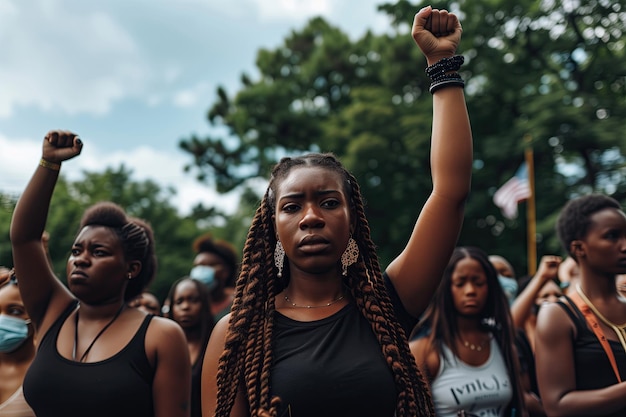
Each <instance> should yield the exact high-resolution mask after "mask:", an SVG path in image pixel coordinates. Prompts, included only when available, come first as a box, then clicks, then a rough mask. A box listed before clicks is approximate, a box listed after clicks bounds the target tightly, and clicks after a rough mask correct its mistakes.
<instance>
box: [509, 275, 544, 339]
mask: <svg viewBox="0 0 626 417" xmlns="http://www.w3.org/2000/svg"><path fill="white" fill-rule="evenodd" d="M542 285H543V284H542V283H541V282H539V280H538V279H537V277H536V276H535V277H533V278H532V280H531V281H530V283H529V284H528V286H527V287H526V288H524V291H522V292H521V293H520V294H519V295H518V296H517V297H515V301H514V302H513V305H511V317H512V318H513V324H514V325H515V327H518V328H522V327H523V326H524V323H525V322H526V320H527V319H528V317H529V316H530V312H531V309H532V307H533V305H534V304H535V299H536V298H537V294H539V291H540V290H541V287H542Z"/></svg>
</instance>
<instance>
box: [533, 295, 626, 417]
mask: <svg viewBox="0 0 626 417" xmlns="http://www.w3.org/2000/svg"><path fill="white" fill-rule="evenodd" d="M574 332H575V328H574V324H573V323H572V322H571V320H570V319H569V317H568V316H567V313H566V312H565V311H563V309H562V308H561V307H559V305H557V304H549V305H546V306H544V307H542V308H541V310H539V315H538V317H537V329H536V334H535V343H536V348H535V356H536V366H537V382H538V384H539V393H540V397H541V401H542V402H543V406H544V409H545V411H546V414H547V415H549V416H597V417H600V416H604V415H608V414H611V413H614V412H616V411H618V410H620V409H622V408H624V407H626V382H621V383H619V384H615V385H611V386H609V387H606V388H602V389H596V390H586V391H581V390H576V370H575V366H574V355H573V340H574V339H573V338H574Z"/></svg>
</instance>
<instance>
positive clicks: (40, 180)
mask: <svg viewBox="0 0 626 417" xmlns="http://www.w3.org/2000/svg"><path fill="white" fill-rule="evenodd" d="M81 149H82V142H81V141H80V139H79V138H78V136H77V135H75V134H73V133H71V132H66V131H50V132H48V133H47V134H46V136H45V138H44V141H43V150H42V157H41V160H40V163H39V165H38V166H37V169H36V170H35V173H34V174H33V176H32V178H31V179H30V181H29V183H28V185H27V186H26V189H25V190H24V192H23V193H22V195H21V197H20V198H19V200H18V202H17V205H16V207H15V211H14V212H13V218H12V220H11V232H10V235H11V245H12V248H13V263H14V266H15V273H16V275H17V276H18V277H19V280H20V292H21V294H22V299H23V300H24V306H25V307H26V310H27V311H28V315H29V316H30V318H31V320H33V323H34V324H35V326H36V327H37V328H38V329H39V330H41V324H42V321H43V320H44V318H45V317H46V315H47V314H48V313H50V315H51V316H54V317H56V315H58V314H60V312H61V311H62V310H63V309H64V308H65V307H66V306H67V305H68V303H69V302H70V301H71V300H72V298H73V296H72V294H71V293H70V292H69V291H68V290H67V289H66V287H65V286H64V285H63V283H62V282H61V281H59V280H58V279H57V278H56V276H55V275H54V273H53V271H52V269H51V267H50V264H49V262H48V254H47V252H46V249H45V246H44V245H43V244H42V235H43V233H44V227H45V224H46V219H47V217H48V209H49V207H50V199H51V198H52V193H53V191H54V187H55V185H56V182H57V179H58V177H59V169H60V168H61V162H63V161H65V160H67V159H70V158H73V157H74V156H76V155H78V154H79V153H80V151H81Z"/></svg>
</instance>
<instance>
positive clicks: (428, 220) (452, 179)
mask: <svg viewBox="0 0 626 417" xmlns="http://www.w3.org/2000/svg"><path fill="white" fill-rule="evenodd" d="M461 32H462V28H461V24H460V23H459V20H458V19H457V17H456V16H455V15H454V14H452V13H448V12H447V11H445V10H436V9H432V8H431V7H430V6H428V7H425V8H423V9H422V10H420V11H419V12H418V13H417V14H416V15H415V19H414V22H413V30H412V34H413V39H415V42H416V43H417V45H418V46H419V47H420V49H421V50H422V52H423V53H424V55H425V57H426V60H427V63H428V65H429V66H431V65H433V64H436V63H437V62H439V61H440V60H441V59H442V58H450V57H452V56H454V54H455V52H456V48H457V46H458V44H459V41H460V39H461ZM472 153H473V150H472V133H471V129H470V122H469V117H468V114H467V108H466V105H465V96H464V94H463V89H462V88H460V87H459V86H458V83H456V85H455V83H454V82H451V83H449V84H447V85H446V86H444V87H443V88H440V89H437V90H436V91H434V92H433V125H432V138H431V170H432V181H433V190H432V193H431V195H430V196H429V198H428V200H427V201H426V204H425V205H424V207H423V208H422V211H421V213H420V215H419V218H418V220H417V222H416V224H415V227H414V229H413V232H412V234H411V237H410V238H409V241H408V244H407V246H406V247H405V249H404V250H403V252H402V253H401V254H400V255H399V256H398V257H397V258H396V259H395V260H393V261H392V263H391V264H390V265H389V267H388V268H387V273H388V275H389V277H390V279H391V280H392V282H393V284H394V286H395V288H396V290H397V291H398V294H399V295H400V298H401V299H402V302H403V304H404V307H405V308H406V309H407V310H408V311H409V312H410V313H412V314H413V315H415V316H419V315H420V314H421V313H422V311H423V310H424V309H425V308H426V306H427V305H428V302H429V300H430V299H431V297H432V295H433V293H434V291H435V289H436V288H437V286H438V285H439V281H440V278H441V274H442V272H443V270H444V268H445V266H446V264H447V263H448V259H449V257H450V255H451V254H452V251H453V250H454V247H455V246H456V243H457V239H458V236H459V232H460V230H461V226H462V224H463V215H464V206H465V200H466V198H467V196H468V194H469V191H470V182H471V173H472V157H473V155H472ZM416 174H417V175H423V173H416Z"/></svg>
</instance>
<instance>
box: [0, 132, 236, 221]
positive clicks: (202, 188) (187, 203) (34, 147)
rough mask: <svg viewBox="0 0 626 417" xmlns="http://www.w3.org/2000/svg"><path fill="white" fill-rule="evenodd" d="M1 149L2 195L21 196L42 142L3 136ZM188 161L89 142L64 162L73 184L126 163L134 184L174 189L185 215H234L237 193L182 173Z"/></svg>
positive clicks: (140, 149) (179, 156)
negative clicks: (205, 209) (195, 211)
mask: <svg viewBox="0 0 626 417" xmlns="http://www.w3.org/2000/svg"><path fill="white" fill-rule="evenodd" d="M0 149H2V159H3V163H2V164H0V192H2V193H8V194H13V195H19V194H20V193H21V192H22V191H23V190H24V188H25V187H26V184H27V183H28V180H29V179H30V177H31V175H32V173H33V172H34V170H35V168H36V164H37V161H38V158H39V155H40V154H41V141H38V140H33V139H29V138H8V137H6V136H3V135H1V134H0ZM186 162H187V159H186V158H185V156H184V155H183V154H182V153H176V152H172V151H164V150H157V149H154V148H149V147H146V146H142V147H136V148H132V149H126V150H124V151H117V152H102V151H101V150H100V149H99V148H98V146H97V145H95V144H94V143H88V142H86V143H85V147H84V148H83V152H82V153H81V155H79V156H78V157H76V158H75V159H72V160H69V161H67V162H64V163H63V168H62V173H63V175H64V176H65V177H66V178H67V179H69V180H71V181H80V179H81V178H83V171H88V172H103V171H104V170H105V169H106V167H113V168H118V167H119V166H120V165H121V164H124V166H125V167H126V168H128V169H131V170H132V175H131V180H132V181H137V182H140V181H145V180H152V181H154V182H156V183H157V184H159V186H160V187H161V189H165V188H166V187H170V186H171V187H173V188H174V189H175V190H176V196H175V197H174V199H173V201H170V203H171V204H172V205H173V206H174V207H176V208H177V209H178V211H179V213H181V214H182V215H185V214H189V213H190V212H191V209H192V208H193V206H195V205H196V204H198V203H203V204H204V205H205V206H216V207H218V208H219V209H221V210H223V211H225V212H227V213H232V212H234V211H235V209H236V207H237V204H238V202H239V196H238V195H237V194H235V193H231V194H228V195H221V194H217V193H216V192H215V191H214V190H212V189H211V188H210V187H209V186H207V185H203V184H201V183H199V182H198V181H197V180H196V179H195V178H194V177H193V175H191V174H186V173H184V172H183V170H182V167H183V166H184V164H185V163H186ZM94 167H97V168H94Z"/></svg>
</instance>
